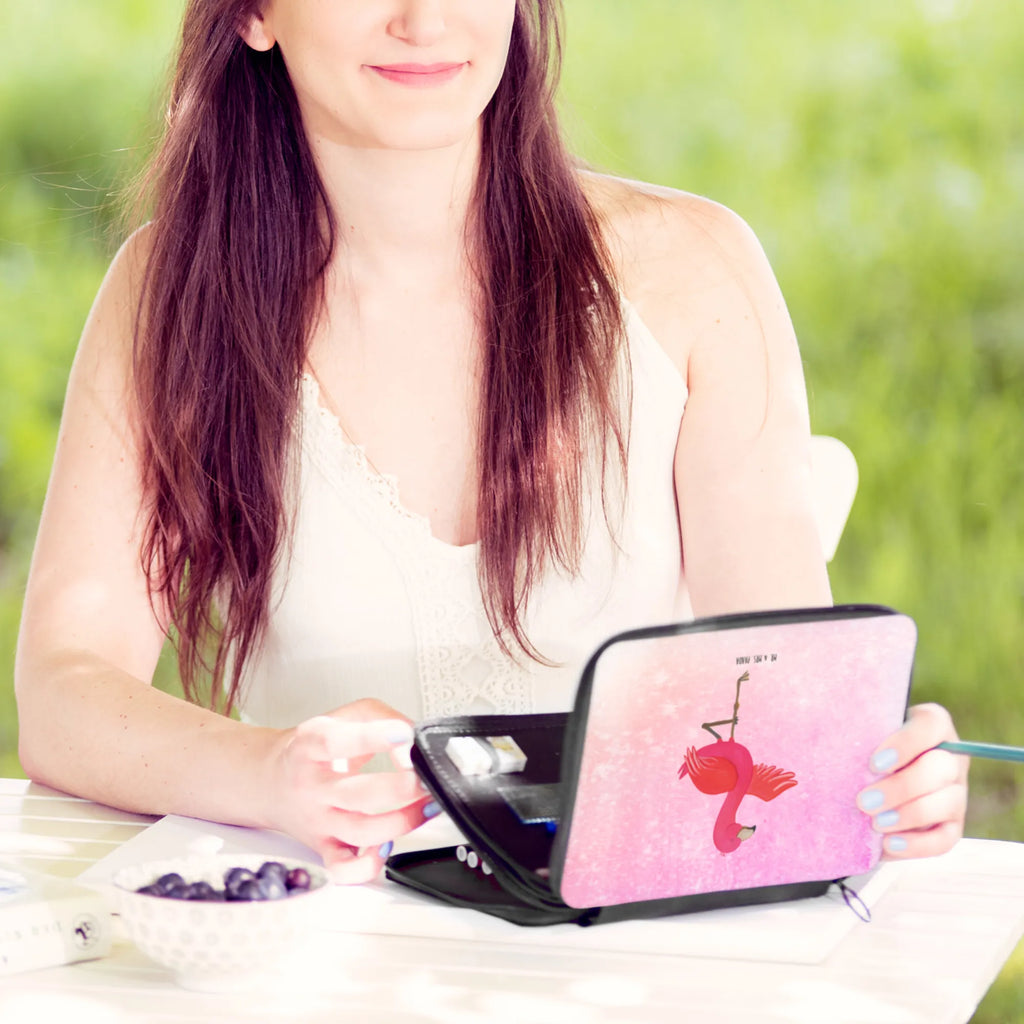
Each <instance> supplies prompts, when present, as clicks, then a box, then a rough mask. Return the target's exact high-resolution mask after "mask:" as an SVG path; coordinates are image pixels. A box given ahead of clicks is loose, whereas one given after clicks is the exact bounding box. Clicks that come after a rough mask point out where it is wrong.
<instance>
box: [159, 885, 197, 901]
mask: <svg viewBox="0 0 1024 1024" xmlns="http://www.w3.org/2000/svg"><path fill="white" fill-rule="evenodd" d="M190 888H191V887H190V886H188V885H186V884H185V883H184V882H182V883H181V885H172V886H171V887H170V888H165V889H164V891H163V896H164V899H168V900H187V899H188V898H189V895H188V891H189V889H190Z"/></svg>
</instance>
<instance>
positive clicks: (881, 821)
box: [875, 811, 900, 828]
mask: <svg viewBox="0 0 1024 1024" xmlns="http://www.w3.org/2000/svg"><path fill="white" fill-rule="evenodd" d="M899 820H900V812H899V811H882V813H881V814H876V815H875V825H876V826H878V828H892V827H893V825H895V824H897V823H898V822H899Z"/></svg>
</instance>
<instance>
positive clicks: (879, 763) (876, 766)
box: [871, 747, 900, 774]
mask: <svg viewBox="0 0 1024 1024" xmlns="http://www.w3.org/2000/svg"><path fill="white" fill-rule="evenodd" d="M899 759H900V755H899V754H897V753H896V751H895V750H893V749H892V747H886V749H885V750H880V751H879V752H878V753H877V754H875V756H874V757H873V758H871V770H872V771H873V772H878V773H879V774H881V773H882V772H887V771H889V769H890V768H895V767H896V762H897V761H898V760H899Z"/></svg>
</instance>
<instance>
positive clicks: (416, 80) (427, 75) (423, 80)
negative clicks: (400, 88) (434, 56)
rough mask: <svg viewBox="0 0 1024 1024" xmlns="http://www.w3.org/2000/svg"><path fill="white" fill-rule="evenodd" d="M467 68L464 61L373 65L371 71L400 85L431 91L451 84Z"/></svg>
mask: <svg viewBox="0 0 1024 1024" xmlns="http://www.w3.org/2000/svg"><path fill="white" fill-rule="evenodd" d="M465 66H466V63H465V62H464V61H463V62H460V63H458V64H447V63H446V64H371V65H370V70H371V71H376V72H377V74H378V75H380V76H381V78H386V79H387V80H388V81H389V82H395V83H396V84H398V85H405V86H409V87H410V88H413V89H430V88H432V87H434V86H438V85H444V84H445V83H446V82H450V81H451V80H452V79H453V78H455V77H456V76H457V75H458V74H459V72H460V71H462V69H463V68H464V67H465Z"/></svg>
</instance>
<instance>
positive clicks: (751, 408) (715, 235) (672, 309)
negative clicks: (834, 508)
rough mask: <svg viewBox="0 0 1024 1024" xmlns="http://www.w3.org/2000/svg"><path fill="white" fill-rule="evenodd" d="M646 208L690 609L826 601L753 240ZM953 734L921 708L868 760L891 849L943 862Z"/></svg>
mask: <svg viewBox="0 0 1024 1024" xmlns="http://www.w3.org/2000/svg"><path fill="white" fill-rule="evenodd" d="M645 199H646V200H647V203H646V207H645V209H646V212H645V213H644V214H643V215H642V216H640V217H634V223H633V225H632V228H631V230H632V232H633V233H632V235H631V236H629V243H628V247H627V249H626V251H627V252H632V253H634V254H635V256H634V259H633V262H632V271H631V272H632V285H633V288H634V292H631V294H636V295H638V296H640V301H639V302H638V305H640V306H641V314H642V315H643V316H644V317H645V319H646V320H647V322H648V324H649V326H651V327H652V329H653V330H654V333H655V335H656V336H657V337H659V338H660V339H661V340H662V342H663V344H665V346H666V350H667V351H668V353H669V355H670V356H671V357H672V358H673V359H674V360H675V361H676V364H677V366H679V368H680V372H681V373H683V375H684V378H685V380H686V382H687V386H688V388H689V398H688V401H687V405H686V412H685V414H684V416H683V422H682V425H681V428H680V433H679V442H678V447H677V451H676V460H675V474H676V489H677V498H678V504H679V523H680V531H681V535H682V542H683V558H684V563H685V573H686V580H687V585H688V588H689V592H690V598H691V602H692V605H693V609H694V612H695V613H696V614H697V615H711V614H720V613H728V612H740V611H746V610H752V609H769V608H785V607H809V606H817V605H828V604H831V593H830V590H829V583H828V577H827V573H826V570H825V560H824V557H823V555H822V550H821V544H820V540H819V537H818V532H817V527H816V523H815V519H814V515H813V505H812V500H811V479H810V459H809V440H810V427H809V418H808V412H807V400H806V394H805V388H804V380H803V373H802V368H801V363H800V356H799V351H798V348H797V343H796V338H795V336H794V332H793V328H792V325H791V323H790V320H789V316H788V313H787V312H786V308H785V304H784V302H783V299H782V296H781V294H780V292H779V288H778V285H777V284H776V282H775V278H774V275H773V274H772V271H771V269H770V267H769V266H768V262H767V260H766V259H765V256H764V253H763V251H762V249H761V246H760V245H759V244H758V242H757V240H756V238H755V237H754V236H753V233H752V232H751V231H750V229H749V228H748V227H747V226H746V225H745V224H744V223H743V222H742V221H741V220H740V219H739V218H738V217H736V216H735V215H734V214H732V213H730V212H729V211H728V210H725V209H724V208H722V207H720V206H717V205H716V204H713V203H709V202H707V201H705V200H701V199H696V198H695V197H691V196H684V195H680V194H678V193H675V194H671V193H662V194H661V195H659V196H658V198H657V200H656V202H655V203H654V204H652V203H651V201H650V197H648V196H645ZM641 254H643V255H642V256H641ZM955 736H956V732H955V730H954V728H953V723H952V721H951V719H950V717H949V715H948V713H947V712H945V711H944V710H943V709H942V708H939V707H937V706H936V705H922V706H919V707H914V708H911V710H910V714H909V716H908V720H907V724H906V725H905V726H904V727H903V728H902V729H901V730H899V732H897V733H895V734H894V735H893V736H890V737H888V738H887V739H885V740H884V741H883V742H882V743H881V744H880V746H879V748H878V750H877V751H876V752H875V754H874V756H873V758H872V764H871V767H872V770H873V771H874V772H875V773H876V774H877V775H878V781H877V782H876V783H875V784H873V785H872V786H870V787H868V789H867V790H865V792H864V793H862V794H860V796H859V798H858V805H859V806H860V807H861V809H862V810H863V811H865V812H866V813H868V814H870V815H871V816H872V818H873V821H874V824H875V828H876V829H877V830H878V831H879V832H882V833H883V834H884V835H885V851H886V855H887V856H890V857H913V856H927V855H931V854H937V853H942V852H944V851H945V850H948V849H949V848H950V847H951V846H952V845H953V844H954V843H955V842H956V840H957V839H958V838H959V837H960V836H961V835H962V833H963V825H964V815H965V812H966V806H967V769H968V760H967V758H964V757H958V756H956V755H953V754H949V753H947V752H945V751H939V750H933V749H932V748H933V747H934V746H935V745H936V744H938V743H940V742H942V741H943V740H948V739H954V738H955Z"/></svg>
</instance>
